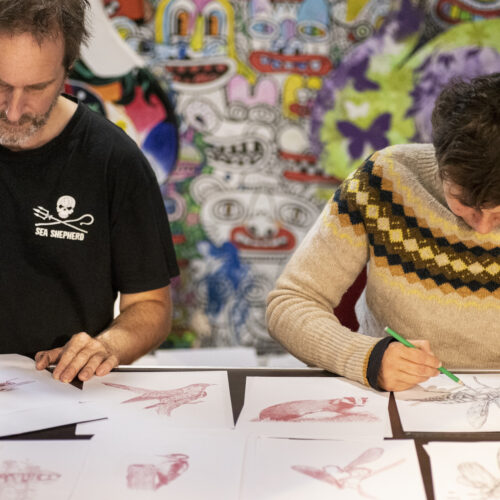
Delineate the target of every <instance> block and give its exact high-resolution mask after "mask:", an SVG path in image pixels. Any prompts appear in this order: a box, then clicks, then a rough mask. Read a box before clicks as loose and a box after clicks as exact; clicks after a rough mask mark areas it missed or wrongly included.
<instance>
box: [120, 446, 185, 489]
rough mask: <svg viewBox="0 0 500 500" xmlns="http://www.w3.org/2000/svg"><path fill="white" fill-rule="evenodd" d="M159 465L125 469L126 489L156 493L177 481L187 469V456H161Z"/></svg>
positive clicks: (132, 466)
mask: <svg viewBox="0 0 500 500" xmlns="http://www.w3.org/2000/svg"><path fill="white" fill-rule="evenodd" d="M162 457H163V458H165V460H163V461H162V462H161V463H160V464H159V465H154V464H132V465H129V466H128V469H127V487H128V488H129V489H131V490H151V491H156V490H157V489H159V488H161V487H162V486H166V485H167V484H168V483H170V482H172V481H173V480H174V479H177V478H178V477H179V476H180V475H182V474H184V472H186V471H187V469H188V468H189V463H188V459H189V456H188V455H184V454H183V453H171V454H170V455H162Z"/></svg>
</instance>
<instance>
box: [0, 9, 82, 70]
mask: <svg viewBox="0 0 500 500" xmlns="http://www.w3.org/2000/svg"><path fill="white" fill-rule="evenodd" d="M88 7H89V2H88V0H0V33H9V34H12V35H16V34H22V33H31V35H32V36H33V37H34V38H35V40H37V42H38V43H39V44H40V43H41V42H42V41H43V40H44V39H46V38H54V37H57V36H59V35H62V36H63V39H64V60H63V65H64V67H65V68H66V70H68V69H69V68H70V67H71V65H72V64H73V63H74V62H75V60H76V59H77V58H78V56H79V54H80V46H81V44H82V43H86V42H87V40H88V37H89V32H88V30H87V27H86V24H85V12H86V10H87V8H88Z"/></svg>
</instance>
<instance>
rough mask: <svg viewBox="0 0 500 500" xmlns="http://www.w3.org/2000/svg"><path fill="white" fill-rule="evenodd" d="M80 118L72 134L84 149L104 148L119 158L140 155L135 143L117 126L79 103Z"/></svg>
mask: <svg viewBox="0 0 500 500" xmlns="http://www.w3.org/2000/svg"><path fill="white" fill-rule="evenodd" d="M79 106H80V107H81V116H80V119H79V121H78V124H77V126H76V127H75V129H74V131H73V134H74V136H75V138H78V140H79V141H81V142H82V145H83V146H84V148H86V149H87V148H88V149H87V150H88V151H92V150H94V149H95V148H98V147H99V148H104V149H105V150H106V151H108V152H112V153H114V154H116V155H119V156H125V157H126V156H128V155H141V154H142V152H141V150H140V148H139V146H138V145H137V143H136V142H135V141H134V140H133V139H132V138H131V137H130V136H129V135H128V134H127V133H126V132H125V131H124V130H123V129H122V128H121V127H119V126H118V125H116V124H115V123H113V122H112V121H111V120H109V119H108V118H107V117H105V116H103V115H102V114H100V113H98V112H96V111H93V110H92V109H90V108H88V107H87V106H86V105H85V104H82V103H80V104H79Z"/></svg>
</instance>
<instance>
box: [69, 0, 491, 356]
mask: <svg viewBox="0 0 500 500" xmlns="http://www.w3.org/2000/svg"><path fill="white" fill-rule="evenodd" d="M91 5H92V8H93V10H95V11H96V13H95V20H97V21H98V22H95V23H94V24H95V26H96V30H97V31H98V32H99V33H98V34H97V35H102V33H101V32H106V34H107V35H106V36H96V40H98V41H99V42H98V43H95V44H94V45H95V46H94V47H93V44H92V42H91V44H90V45H91V49H92V50H86V49H84V50H83V52H82V54H83V56H82V61H79V62H78V63H77V64H76V65H75V68H74V70H73V71H72V73H71V75H70V76H71V80H70V81H69V82H68V91H69V92H71V93H73V94H74V95H78V96H79V98H80V99H82V100H83V101H84V102H86V103H88V105H89V106H90V107H92V108H93V109H95V110H97V111H98V112H101V113H102V114H104V115H105V116H107V117H108V118H109V119H111V120H112V121H113V122H114V123H116V124H117V125H119V126H120V127H122V128H123V129H124V130H125V131H126V132H127V133H128V134H130V136H131V137H132V138H133V139H134V140H135V141H136V142H137V143H138V144H139V145H140V146H141V148H142V149H143V150H144V153H145V154H146V156H147V158H148V160H149V161H150V163H151V165H152V167H153V169H154V171H155V173H156V175H157V178H158V182H159V184H160V187H161V192H162V194H163V198H164V202H165V209H166V210H167V212H168V215H169V220H170V223H171V228H172V236H173V240H174V243H175V245H176V254H177V257H178V260H179V265H180V269H181V276H180V277H179V278H177V279H175V280H173V283H172V295H173V302H174V308H173V326H172V334H171V335H170V336H169V338H168V339H167V342H166V344H165V345H164V347H176V346H178V347H189V346H192V345H196V346H203V347H210V346H234V345H244V346H249V347H254V348H255V349H256V350H257V352H258V353H259V354H269V353H272V352H280V351H282V347H281V346H279V345H278V344H277V343H276V342H275V341H274V340H272V339H271V338H270V336H269V335H268V332H267V328H266V324H265V320H264V316H265V308H266V304H265V296H266V295H267V294H268V292H269V291H270V290H271V289H272V288H273V286H274V283H275V281H276V279H277V277H278V276H279V274H280V273H281V271H282V269H283V267H284V265H285V264H286V262H287V260H288V258H289V257H290V255H291V254H292V253H293V252H294V250H295V249H296V248H297V246H298V245H299V244H300V242H301V240H302V239H303V238H304V236H305V234H306V233H307V231H308V229H309V228H310V227H311V225H312V223H313V221H314V220H315V219H316V218H317V217H318V216H319V213H320V211H321V208H322V207H323V206H324V204H325V202H326V201H327V200H328V199H329V198H330V196H331V195H332V193H333V192H334V190H335V189H336V187H337V186H338V185H339V184H340V182H341V181H342V180H343V179H345V178H346V177H347V176H348V175H349V174H350V173H351V172H352V170H353V169H354V168H357V167H358V166H359V165H360V163H361V162H362V160H363V159H364V158H365V157H366V156H368V155H369V154H370V153H372V152H373V151H374V150H376V149H380V148H383V147H385V146H387V145H392V144H397V143H407V142H426V141H429V140H430V138H431V133H432V130H431V123H430V114H431V111H432V108H433V105H434V101H435V98H436V97H437V95H438V93H439V92H440V90H441V89H442V87H443V86H444V85H445V84H446V83H447V82H448V81H449V80H450V79H451V78H454V77H464V78H470V77H473V76H476V75H479V74H482V73H489V72H496V71H500V56H499V54H500V25H499V23H500V16H499V14H500V0H488V1H486V0H480V1H479V0H477V1H476V0H429V1H428V2H420V1H418V0H293V1H292V0H290V1H282V0H235V1H229V0H210V1H209V0H154V1H153V0H148V1H142V0H104V1H102V0H91ZM109 31H113V34H114V35H116V33H118V35H119V36H117V37H111V36H109V33H108V32H109ZM117 39H118V41H117ZM118 42H120V43H118ZM92 47H93V48H92ZM110 67H113V68H115V69H114V70H113V71H111V70H110V69H109V68H110Z"/></svg>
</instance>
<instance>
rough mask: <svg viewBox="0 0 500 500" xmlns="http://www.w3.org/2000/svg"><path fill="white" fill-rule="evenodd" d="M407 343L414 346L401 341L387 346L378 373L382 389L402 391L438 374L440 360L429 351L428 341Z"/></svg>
mask: <svg viewBox="0 0 500 500" xmlns="http://www.w3.org/2000/svg"><path fill="white" fill-rule="evenodd" d="M398 340H399V339H398ZM407 342H408V341H407ZM409 343H410V344H411V345H413V346H414V347H409V346H407V345H404V344H403V343H402V342H401V341H399V342H392V343H391V344H389V346H388V347H387V349H386V351H385V353H384V355H383V357H382V362H381V365H380V371H379V375H378V385H379V386H380V387H381V388H382V389H384V390H386V391H404V390H406V389H410V388H411V387H414V386H415V385H417V384H420V383H421V382H425V381H426V380H428V379H429V378H431V377H435V376H436V375H439V373H440V371H439V368H440V367H441V361H440V360H439V359H438V358H437V357H436V356H435V355H434V353H433V352H432V351H431V349H430V344H429V341H427V340H412V341H411V342H409Z"/></svg>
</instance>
